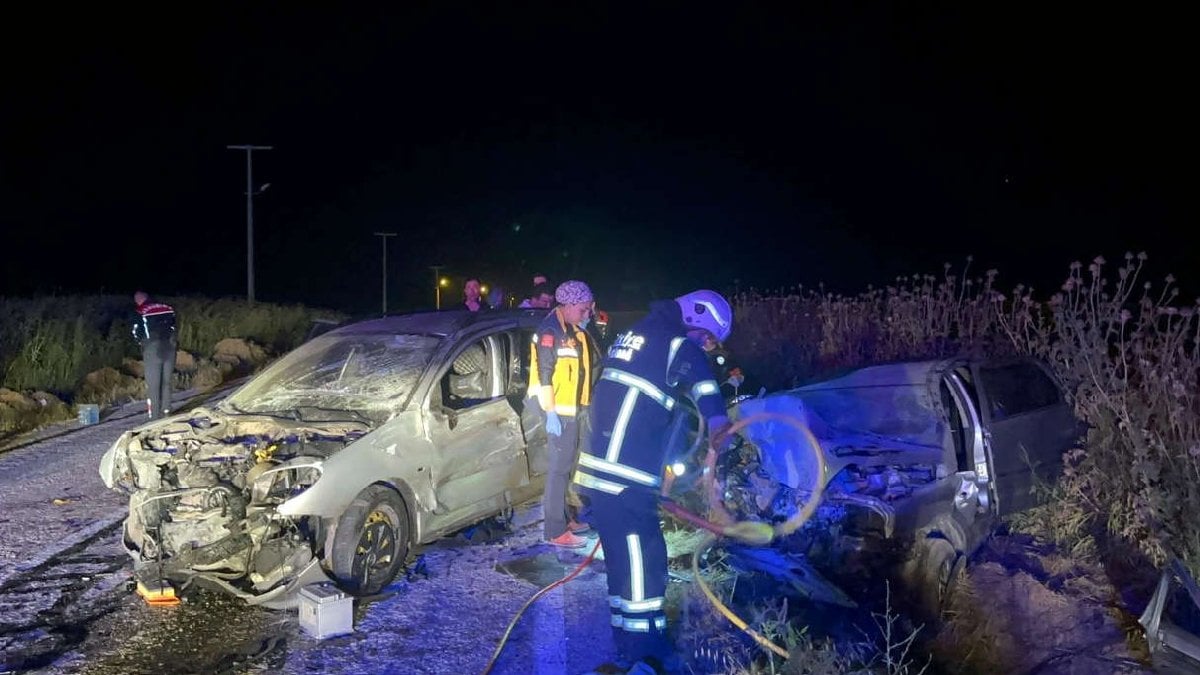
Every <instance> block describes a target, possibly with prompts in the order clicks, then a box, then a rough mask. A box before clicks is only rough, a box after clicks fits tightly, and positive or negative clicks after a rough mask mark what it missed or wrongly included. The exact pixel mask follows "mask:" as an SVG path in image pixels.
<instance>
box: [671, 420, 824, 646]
mask: <svg viewBox="0 0 1200 675" xmlns="http://www.w3.org/2000/svg"><path fill="white" fill-rule="evenodd" d="M769 419H774V420H778V421H780V422H783V423H785V424H788V425H790V426H792V427H793V428H795V429H796V430H797V431H799V432H800V433H801V434H802V435H803V436H804V438H805V439H806V440H807V441H808V447H809V448H810V449H811V450H812V452H813V455H814V456H815V457H816V459H817V466H816V471H815V472H814V475H813V486H812V491H811V492H810V494H809V498H808V500H807V501H806V502H805V503H804V506H803V507H801V508H800V510H799V511H797V512H796V513H795V514H794V515H792V516H791V517H790V518H788V519H787V520H785V521H784V522H782V523H779V524H778V525H774V526H771V525H768V524H766V523H757V522H752V521H742V522H730V521H732V520H733V517H732V516H731V515H730V514H729V512H728V511H726V510H725V509H724V507H723V506H721V498H720V497H721V496H720V494H718V492H717V490H718V489H719V486H718V485H717V482H716V478H715V475H714V474H715V471H714V468H715V467H714V464H715V459H716V457H715V453H712V452H710V453H709V456H708V459H707V460H706V462H705V481H704V484H705V487H706V488H707V489H708V497H709V507H710V508H711V509H713V510H714V511H715V512H716V513H717V514H718V515H719V517H720V518H721V520H722V521H723V523H714V522H711V521H706V520H705V519H703V518H701V517H700V516H698V515H696V514H694V513H690V512H688V511H687V510H686V509H684V508H682V507H680V506H679V505H678V504H675V503H674V502H670V501H664V503H663V509H664V510H665V511H667V512H668V513H670V514H671V515H673V516H675V517H676V518H679V519H681V520H683V521H684V522H687V523H688V524H691V525H694V526H697V527H701V528H703V529H705V530H707V531H708V532H710V534H709V536H707V537H705V538H704V540H703V541H702V542H701V543H700V545H699V546H698V547H696V550H695V552H693V553H692V578H693V579H694V580H695V581H696V583H697V584H699V585H700V590H701V591H703V593H704V596H705V597H706V598H708V601H709V602H710V603H712V606H713V607H714V608H715V609H716V610H717V611H718V612H720V613H721V615H722V616H724V617H725V618H726V619H728V620H729V622H730V623H732V624H733V625H735V626H737V627H738V629H740V630H741V631H742V632H744V633H746V634H747V635H749V636H750V637H751V638H752V639H753V640H754V642H755V643H757V644H758V645H759V646H760V647H762V648H764V649H767V650H769V651H771V652H774V653H775V654H777V655H779V656H781V657H783V658H785V659H786V658H788V651H787V650H786V649H784V648H783V647H780V646H779V645H777V644H775V643H774V642H772V641H771V640H768V639H767V638H765V637H763V636H762V635H761V634H760V633H758V632H757V631H755V630H754V629H753V628H751V627H750V626H749V624H747V623H746V622H745V621H744V620H743V619H742V618H741V617H739V616H738V615H737V614H735V613H734V612H733V610H731V609H729V607H727V606H726V605H725V603H723V602H721V599H720V598H718V597H717V596H716V594H715V593H713V591H712V589H711V588H709V586H708V584H706V583H705V582H704V577H703V576H701V574H700V558H701V557H703V556H704V555H705V554H706V553H708V550H709V548H711V547H712V545H713V544H714V543H716V541H717V538H718V537H720V536H726V537H731V538H735V539H739V540H741V541H743V542H746V543H748V544H752V545H758V546H765V545H767V544H769V543H771V541H772V540H774V539H775V538H776V537H786V536H788V535H790V534H792V533H793V532H795V531H796V530H798V529H800V528H801V527H802V526H803V525H804V523H806V522H808V519H809V518H811V517H812V515H813V513H815V512H816V510H817V504H818V503H819V502H820V501H821V494H822V493H823V492H824V490H825V471H826V467H825V454H824V452H822V450H821V444H820V443H818V442H817V439H816V438H815V437H814V436H813V435H812V431H810V430H809V428H808V427H807V426H806V425H805V424H803V423H802V422H800V421H799V420H797V419H795V418H793V417H788V416H787V415H781V414H779V413H758V414H755V415H750V416H749V417H746V418H744V419H740V420H738V421H737V422H735V423H734V424H732V425H731V426H730V427H729V429H728V430H727V431H726V432H725V435H726V436H730V435H732V434H735V433H737V432H738V431H741V430H742V429H745V428H746V427H748V426H750V424H752V423H754V422H760V421H764V420H769Z"/></svg>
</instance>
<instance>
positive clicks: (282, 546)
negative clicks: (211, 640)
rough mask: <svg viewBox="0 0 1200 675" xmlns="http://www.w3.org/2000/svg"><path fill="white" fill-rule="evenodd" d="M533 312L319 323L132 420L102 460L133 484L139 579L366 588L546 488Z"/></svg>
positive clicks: (266, 590) (284, 591)
mask: <svg viewBox="0 0 1200 675" xmlns="http://www.w3.org/2000/svg"><path fill="white" fill-rule="evenodd" d="M539 319H540V317H539V316H538V315H537V313H536V312H489V313H485V314H472V313H469V312H465V311H463V312H436V313H423V314H412V315H406V316H397V317H388V318H383V319H377V320H372V321H366V322H362V323H358V324H354V325H350V326H345V327H342V328H338V329H336V330H332V331H330V332H327V333H324V334H322V335H319V336H317V337H314V338H313V339H311V340H310V341H308V342H306V343H305V344H303V345H301V346H300V347H298V348H297V349H296V350H294V351H292V352H290V353H288V354H287V355H285V356H284V357H283V358H281V359H280V360H279V361H277V362H276V363H274V364H273V365H271V366H270V367H269V368H267V369H266V370H265V371H263V372H262V373H261V374H260V375H258V376H257V377H255V378H254V379H252V380H251V381H250V382H248V383H246V384H245V385H244V386H242V387H241V388H240V389H239V390H237V391H236V392H235V393H233V394H232V395H231V396H229V397H228V398H227V399H225V400H224V401H222V402H220V403H219V404H217V405H215V406H211V407H206V408H197V409H195V410H193V411H191V412H188V413H186V414H182V415H176V416H174V417H171V418H167V419H164V420H161V421H158V422H152V423H150V424H147V425H144V426H141V427H139V428H137V429H133V430H131V431H128V432H126V433H125V434H123V435H122V436H121V437H120V439H118V440H117V442H116V443H115V444H114V445H113V446H112V448H111V449H109V450H108V452H107V453H105V455H104V457H103V459H102V461H101V464H100V474H101V476H102V477H103V479H104V481H105V483H106V484H107V485H108V486H109V487H110V488H113V489H116V490H120V491H122V492H125V493H128V494H129V516H128V518H127V519H126V521H125V538H124V539H125V546H126V548H127V549H128V551H129V553H130V555H132V556H133V558H134V560H135V561H136V568H137V572H136V573H137V576H138V579H139V581H146V582H151V581H155V580H167V581H170V582H174V583H176V584H182V585H187V584H191V583H193V582H194V583H197V584H200V585H208V586H210V587H211V586H215V587H218V588H221V589H223V590H225V591H227V592H230V593H233V594H235V595H238V596H240V597H242V598H244V599H246V600H247V601H248V602H251V603H253V604H268V605H271V604H273V603H280V602H284V599H285V598H287V597H288V596H289V595H290V593H291V591H293V590H296V589H298V588H299V587H300V586H302V585H305V584H308V583H312V582H316V581H324V580H328V579H332V580H333V581H335V582H336V583H337V584H338V585H340V586H341V587H342V588H344V589H346V590H348V591H350V592H352V593H355V594H358V595H369V594H374V593H377V592H379V591H380V589H382V588H383V587H385V586H386V585H387V584H389V583H391V581H392V580H393V579H394V578H395V576H396V574H397V573H398V572H399V571H400V570H401V568H402V566H403V565H404V562H405V559H406V557H407V555H408V553H409V551H410V549H411V548H412V547H413V546H415V545H417V544H420V543H424V542H429V541H432V540H434V539H436V538H438V537H440V536H442V535H444V534H446V533H449V532H453V531H455V530H457V529H461V528H463V527H466V526H468V525H471V524H473V523H476V522H479V521H481V520H484V519H488V518H491V517H495V516H498V515H499V516H503V515H504V514H506V513H508V514H511V506H512V505H514V504H519V503H521V502H523V501H526V500H528V499H530V498H532V497H534V496H536V495H538V494H540V492H541V489H542V483H543V480H544V474H545V471H546V466H547V457H546V436H545V430H544V428H543V426H542V421H541V418H540V415H539V414H538V413H537V412H536V410H534V409H533V408H531V407H529V406H527V405H526V398H525V394H526V389H527V387H528V375H529V374H528V367H529V362H530V360H529V345H530V335H531V334H532V331H533V330H534V328H535V327H536V325H537V322H538V320H539Z"/></svg>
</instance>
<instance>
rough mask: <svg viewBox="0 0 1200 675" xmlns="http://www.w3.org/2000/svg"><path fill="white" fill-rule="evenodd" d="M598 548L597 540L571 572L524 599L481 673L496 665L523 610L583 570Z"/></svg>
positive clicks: (490, 670) (484, 674)
mask: <svg viewBox="0 0 1200 675" xmlns="http://www.w3.org/2000/svg"><path fill="white" fill-rule="evenodd" d="M599 550H600V542H599V540H597V541H596V545H595V546H593V547H592V552H591V553H589V554H588V555H587V557H586V558H584V559H583V562H581V563H579V566H578V567H576V568H575V570H574V571H573V572H571V573H570V574H568V575H567V576H565V577H563V578H561V579H559V580H558V581H555V582H554V583H552V584H550V585H549V586H546V587H545V588H543V589H542V590H540V591H538V592H537V593H534V594H533V597H532V598H529V599H528V600H526V601H525V604H524V605H521V609H519V610H517V613H516V615H515V616H513V618H512V621H510V622H508V628H507V629H506V630H505V631H504V635H503V636H502V637H501V638H500V644H498V645H496V651H494V652H492V658H490V659H488V662H487V665H486V666H484V668H483V675H488V673H490V672H492V668H493V667H494V666H495V665H496V659H498V658H499V657H500V652H502V651H504V645H505V644H507V643H508V637H509V636H510V635H512V630H513V628H515V627H516V625H517V621H520V619H521V615H522V614H524V613H525V610H527V609H529V606H530V605H532V604H533V603H534V602H536V601H537V599H538V598H540V597H542V596H543V595H545V594H547V593H549V592H550V591H552V590H554V589H555V588H557V587H559V586H562V585H563V584H565V583H567V582H568V581H570V580H571V579H574V578H575V577H577V576H579V573H580V572H582V571H583V568H585V567H587V566H588V565H589V564H591V562H592V560H593V559H594V558H595V557H596V552H597V551H599Z"/></svg>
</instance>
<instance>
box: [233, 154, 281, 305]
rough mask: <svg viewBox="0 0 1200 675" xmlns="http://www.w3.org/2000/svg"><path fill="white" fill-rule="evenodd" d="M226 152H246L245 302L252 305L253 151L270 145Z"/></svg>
mask: <svg viewBox="0 0 1200 675" xmlns="http://www.w3.org/2000/svg"><path fill="white" fill-rule="evenodd" d="M225 149H226V150H245V151H246V301H247V302H249V303H250V304H252V305H253V304H254V176H253V174H254V161H253V159H251V158H252V157H253V155H254V151H255V150H272V149H274V148H272V146H270V145H227V146H225Z"/></svg>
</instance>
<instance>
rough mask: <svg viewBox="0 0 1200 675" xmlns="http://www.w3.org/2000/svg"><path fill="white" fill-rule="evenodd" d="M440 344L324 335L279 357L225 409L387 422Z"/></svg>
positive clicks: (421, 338) (414, 338) (413, 338)
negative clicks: (382, 420) (385, 420)
mask: <svg viewBox="0 0 1200 675" xmlns="http://www.w3.org/2000/svg"><path fill="white" fill-rule="evenodd" d="M439 342H440V339H439V338H436V337H430V336H427V335H393V334H345V335H336V334H332V335H322V336H320V337H317V338H314V339H312V340H310V341H309V342H306V343H305V344H303V345H301V346H300V347H298V348H296V349H295V350H294V351H292V352H290V353H289V354H287V355H286V356H284V357H283V358H281V359H280V360H279V361H277V362H276V363H275V364H273V365H272V366H271V367H270V368H267V369H266V370H265V371H263V373H262V374H261V375H259V376H258V377H256V378H254V379H253V380H251V381H250V382H249V383H248V384H246V386H245V387H243V388H242V389H241V390H239V391H238V392H237V393H235V394H234V395H233V396H230V397H229V398H228V399H227V400H226V401H225V404H224V405H225V406H226V407H227V408H228V409H230V410H233V411H235V412H242V413H254V414H267V415H278V416H283V417H291V418H294V419H299V420H308V421H317V420H332V419H347V420H349V419H360V420H366V419H370V420H381V419H386V418H387V416H388V414H389V413H390V412H391V411H393V410H395V409H396V408H397V407H398V406H400V405H401V404H402V403H403V402H404V399H405V397H407V396H408V394H409V393H411V392H412V390H413V388H414V387H415V386H416V385H417V380H418V379H419V378H420V376H421V372H422V371H423V370H424V369H425V366H426V365H428V363H429V360H430V358H431V357H432V356H433V352H434V350H435V349H436V347H437V345H438V343H439ZM340 413H344V414H340Z"/></svg>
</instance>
